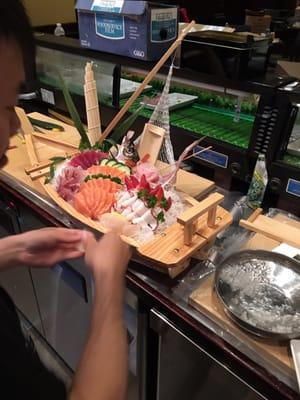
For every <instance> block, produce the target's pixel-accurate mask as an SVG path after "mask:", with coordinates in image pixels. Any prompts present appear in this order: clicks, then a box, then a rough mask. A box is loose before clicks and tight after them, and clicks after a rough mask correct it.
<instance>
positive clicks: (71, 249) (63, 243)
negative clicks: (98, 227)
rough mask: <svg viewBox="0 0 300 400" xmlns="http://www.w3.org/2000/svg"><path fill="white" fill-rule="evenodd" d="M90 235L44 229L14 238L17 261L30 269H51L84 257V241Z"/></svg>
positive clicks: (57, 229)
mask: <svg viewBox="0 0 300 400" xmlns="http://www.w3.org/2000/svg"><path fill="white" fill-rule="evenodd" d="M90 236H91V237H92V236H93V235H92V234H89V233H88V232H83V231H80V230H75V229H65V228H45V229H39V230H35V231H31V232H26V233H22V234H20V235H17V236H15V238H16V240H18V243H19V245H18V260H19V262H20V263H21V264H23V265H28V266H30V267H52V266H53V265H55V264H57V263H58V262H60V261H63V260H68V259H73V258H78V257H81V256H83V255H84V247H85V243H84V241H85V240H87V239H88V238H89V237H90Z"/></svg>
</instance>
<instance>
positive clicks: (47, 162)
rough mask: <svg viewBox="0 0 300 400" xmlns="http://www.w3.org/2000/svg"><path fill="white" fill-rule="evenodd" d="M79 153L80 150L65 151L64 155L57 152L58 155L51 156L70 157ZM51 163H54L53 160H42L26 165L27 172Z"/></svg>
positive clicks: (29, 172)
mask: <svg viewBox="0 0 300 400" xmlns="http://www.w3.org/2000/svg"><path fill="white" fill-rule="evenodd" d="M77 153H78V151H74V152H70V153H65V154H63V155H62V154H56V155H53V156H51V158H54V157H65V158H68V157H72V156H73V155H75V154H77ZM51 164H52V161H51V160H47V161H42V162H40V163H37V164H35V165H30V166H28V167H25V172H26V174H31V173H32V172H35V171H38V170H39V169H43V168H46V167H50V165H51Z"/></svg>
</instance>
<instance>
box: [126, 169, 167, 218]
mask: <svg viewBox="0 0 300 400" xmlns="http://www.w3.org/2000/svg"><path fill="white" fill-rule="evenodd" d="M125 184H126V186H127V189H128V190H134V189H138V192H137V197H138V199H140V200H142V201H143V202H144V204H145V206H146V207H147V208H149V209H152V210H153V211H152V215H153V216H154V217H155V218H156V219H157V221H158V222H164V221H165V216H164V211H168V210H169V209H170V207H171V205H172V199H171V198H170V197H169V198H168V199H166V197H165V195H164V190H163V188H162V186H161V185H157V186H156V187H155V188H153V189H151V187H150V185H149V182H147V180H146V178H145V176H144V175H143V176H142V177H141V180H140V181H139V182H138V180H137V179H136V178H135V177H133V176H131V177H128V178H126V180H125ZM155 208H161V209H162V210H163V211H160V212H159V213H158V214H157V215H156V214H155V212H154V209H155Z"/></svg>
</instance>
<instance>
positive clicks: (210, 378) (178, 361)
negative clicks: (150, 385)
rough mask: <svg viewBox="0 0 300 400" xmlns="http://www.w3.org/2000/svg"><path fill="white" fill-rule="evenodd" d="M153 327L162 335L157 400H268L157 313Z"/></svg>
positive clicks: (154, 316) (152, 319)
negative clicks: (249, 399)
mask: <svg viewBox="0 0 300 400" xmlns="http://www.w3.org/2000/svg"><path fill="white" fill-rule="evenodd" d="M150 326H151V328H152V329H154V330H155V331H156V332H157V333H158V335H159V361H158V373H157V382H158V384H157V395H156V399H157V400H169V399H172V400H182V399H189V400H202V399H210V400H219V399H230V400H241V399H248V398H251V400H262V399H265V398H264V397H262V396H260V395H259V394H258V393H256V392H255V391H254V390H252V389H251V388H250V387H249V386H248V385H247V384H246V383H245V382H243V381H241V380H240V379H239V378H238V377H237V376H235V375H234V374H233V373H232V372H231V371H229V369H228V368H227V367H226V366H225V365H222V364H220V363H219V362H218V361H217V360H215V359H214V358H213V357H211V356H210V355H209V354H208V353H207V352H205V351H204V350H203V349H201V348H200V347H199V346H197V345H196V344H195V343H194V342H192V341H191V340H190V339H188V338H187V337H186V336H185V335H183V334H182V332H180V331H179V330H178V329H176V327H175V326H173V325H172V324H171V323H170V322H169V321H168V320H167V319H166V318H164V317H163V316H162V315H161V314H159V313H158V312H156V311H155V310H152V311H151V317H150ZM250 396H251V397H250Z"/></svg>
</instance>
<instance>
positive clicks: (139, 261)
mask: <svg viewBox="0 0 300 400" xmlns="http://www.w3.org/2000/svg"><path fill="white" fill-rule="evenodd" d="M144 112H145V113H146V112H147V110H146V109H145V110H144ZM184 112H187V113H194V119H192V118H191V119H189V122H191V121H192V120H193V121H194V122H193V123H194V124H195V125H196V123H197V115H198V113H199V114H201V121H202V123H203V124H205V123H207V124H209V123H210V121H209V119H210V115H209V113H210V112H211V110H209V111H207V110H206V109H205V107H204V106H203V105H200V104H197V103H195V104H193V107H192V108H191V109H189V110H187V109H186V110H185V111H183V110H182V111H180V110H178V111H177V112H176V113H174V114H173V115H172V119H173V122H174V124H176V123H177V124H183V123H184V121H185V115H184ZM181 113H183V114H181ZM32 116H33V117H38V118H41V117H42V118H44V119H46V120H47V117H43V116H41V115H40V114H37V113H36V114H32ZM146 116H148V115H146ZM227 117H228V116H227V114H226V113H224V115H219V116H218V118H219V119H220V120H222V119H224V123H222V124H221V123H220V125H222V126H224V124H226V118H227ZM249 118H250V117H245V118H244V115H243V114H242V115H241V119H244V121H243V123H244V124H245V126H247V123H248V119H249ZM214 120H215V118H214ZM176 121H177V122H176ZM60 124H62V123H61V122H60ZM65 126H66V125H65ZM72 129H74V128H72V127H68V135H69V136H68V140H69V141H72V140H73V141H74V140H75V141H76V138H75V139H74V135H75V134H74V131H72ZM186 129H188V128H186ZM202 129H205V127H203V126H202V127H201V130H202ZM239 137H241V136H240V135H239ZM224 140H226V139H225V138H224ZM239 145H240V146H243V144H242V143H239ZM29 165H30V162H29V159H28V156H27V154H26V151H25V144H24V143H23V140H22V137H20V136H15V137H14V138H13V139H12V142H11V148H10V150H8V163H7V164H6V166H5V167H4V169H3V170H1V172H0V206H1V209H0V213H1V218H3V221H8V223H7V226H8V228H7V229H8V231H9V230H10V232H15V233H16V232H18V230H21V231H22V230H23V229H34V228H39V227H41V226H67V227H71V226H75V227H82V224H81V223H80V222H78V221H76V220H75V219H73V218H72V217H70V216H68V215H67V214H66V213H65V212H64V211H62V209H61V208H59V207H58V206H57V205H56V204H55V203H54V202H53V201H52V200H51V199H50V198H49V197H48V195H47V193H46V192H45V191H44V190H43V188H42V186H41V185H40V182H39V181H38V180H36V181H32V179H31V178H30V176H29V175H27V174H26V173H25V169H26V168H27V167H28V166H29ZM177 188H178V189H181V190H182V191H184V192H186V193H188V194H189V195H190V196H192V197H196V198H199V197H200V198H203V196H205V195H207V194H208V193H210V192H214V191H217V192H221V193H222V194H223V195H224V196H225V200H224V202H223V205H222V206H223V207H224V208H225V209H227V210H228V211H230V210H231V209H232V206H233V204H234V203H235V202H236V201H237V200H239V198H240V195H239V194H238V193H237V192H235V193H230V192H226V191H224V190H221V189H216V187H215V185H214V183H213V182H211V181H209V180H207V179H203V178H201V177H199V176H196V175H193V174H191V173H188V172H186V171H181V172H180V173H179V175H178V181H177ZM275 218H277V219H278V218H279V220H280V218H281V220H282V218H283V219H285V221H284V223H285V224H290V223H291V224H292V225H293V229H296V228H297V229H299V223H298V222H295V221H292V222H290V221H289V220H288V219H287V217H286V216H280V215H279V216H275ZM279 244H280V242H279V241H277V240H274V239H270V238H266V237H265V236H263V235H262V234H254V235H253V234H251V233H249V232H247V231H246V230H244V229H243V228H240V227H237V226H235V225H234V224H233V225H232V226H231V227H230V228H228V229H227V230H226V231H225V232H223V233H222V234H221V236H220V237H218V238H217V240H216V241H215V243H214V244H212V247H211V248H210V250H209V251H208V252H205V251H204V250H203V252H201V253H199V254H197V255H195V257H194V258H193V259H192V260H191V261H190V263H189V265H188V266H185V268H184V271H183V270H179V271H178V270H177V271H175V272H174V271H173V273H166V271H165V272H164V273H162V272H161V271H160V270H158V268H157V267H156V266H154V265H153V264H152V263H151V262H150V261H145V260H144V259H143V258H141V257H140V256H138V255H135V256H134V257H133V259H132V261H131V263H130V265H129V269H128V272H127V275H126V281H127V287H128V290H129V292H130V293H131V294H132V295H133V296H134V297H135V298H136V302H135V305H134V307H133V308H134V310H135V311H134V318H133V319H134V320H135V321H136V327H135V334H136V337H135V340H133V341H131V342H132V343H133V342H134V343H135V349H136V350H135V353H134V354H135V355H134V357H133V358H134V360H135V361H134V362H133V365H131V370H132V371H133V373H134V374H136V376H137V378H138V383H139V398H140V399H142V400H148V399H149V400H150V399H182V398H187V399H192V398H195V399H196V398H203V399H206V398H212V399H214V398H220V397H218V396H219V395H220V393H222V396H223V397H224V398H230V399H233V400H235V399H236V400H241V399H245V400H250V399H251V400H259V399H270V400H276V399H289V400H292V399H297V398H299V392H298V386H297V380H296V373H295V368H294V364H293V360H292V356H291V353H290V349H289V342H288V341H280V340H277V339H260V338H258V337H257V336H254V335H252V334H250V333H247V332H246V331H245V330H242V329H241V328H239V327H238V326H237V325H236V324H234V323H233V322H231V321H230V320H229V317H228V316H227V314H226V313H225V312H224V311H223V308H222V306H221V304H220V302H219V301H218V299H217V297H216V293H215V291H214V278H213V277H214V268H213V267H212V265H213V264H212V262H214V263H216V264H217V263H219V262H220V261H222V259H223V258H224V257H225V256H229V255H231V254H232V253H234V252H236V251H238V250H241V249H263V250H272V249H273V248H275V247H276V246H278V245H279ZM206 250H207V249H206ZM212 255H213V257H214V258H213V261H211V260H212ZM203 260H204V261H203ZM208 260H210V261H208ZM153 267H154V268H153ZM62 269H63V271H64V272H62V277H63V278H62V279H63V280H64V282H65V283H67V284H68V289H66V290H67V291H70V290H71V292H72V293H73V294H74V293H75V294H76V296H77V295H78V296H79V294H80V296H81V298H80V300H74V301H73V302H72V303H69V304H68V307H67V309H66V314H65V315H64V316H63V317H62V320H67V321H68V326H69V327H73V325H72V324H73V323H74V324H75V322H74V321H75V320H76V323H77V324H78V321H79V322H80V324H81V326H80V328H78V325H77V328H70V329H73V331H72V337H73V336H74V338H75V339H72V340H76V335H77V334H78V335H79V334H82V336H83V337H84V332H81V330H82V329H83V326H87V325H88V315H89V312H90V304H91V301H92V283H91V277H90V276H89V274H88V272H87V271H86V269H85V267H84V264H83V262H81V261H80V262H78V263H76V264H72V266H71V267H70V268H69V269H68V268H67V267H66V266H62ZM67 269H68V273H65V272H66V270H67ZM169 272H170V271H169ZM50 273H53V274H54V273H55V271H54V270H53V271H50ZM71 275H72V276H71ZM75 278H76V279H75ZM78 279H79V280H78ZM78 282H79V283H78ZM83 284H85V290H82V285H83ZM70 288H71V289H70ZM51 294H52V293H51ZM75 294H74V296H75ZM78 296H77V297H78ZM44 301H45V298H44ZM57 301H60V300H57ZM126 301H127V300H126ZM79 304H80V307H79ZM128 304H131V302H130V301H128ZM128 304H127V305H128ZM77 306H78V309H77V308H76V307H77ZM129 308H130V307H129ZM58 309H59V307H58ZM41 310H42V308H41ZM22 311H23V313H24V314H25V316H26V310H22ZM72 312H73V314H72ZM71 317H72V318H73V319H74V321H73V319H72V318H71ZM29 319H30V317H29ZM56 321H59V317H57V320H56ZM126 321H127V320H126ZM46 325H47V324H46V323H45V321H44V327H45V326H46ZM58 326H59V325H57V329H58ZM74 326H75V325H74ZM37 329H39V328H37ZM83 330H84V329H83ZM128 330H129V331H130V329H129V328H128ZM131 333H132V332H131ZM133 336H134V335H133ZM46 338H47V334H46ZM83 342H84V340H82V337H80V338H79V339H78V342H77V343H76V345H74V344H73V347H72V351H73V352H74V351H75V353H78V354H80V351H81V347H80V346H83ZM78 343H81V344H78ZM132 343H131V344H132ZM51 345H52V346H53V347H54V349H55V350H56V351H57V352H58V353H59V354H60V355H61V357H62V358H64V359H65V361H66V362H67V363H68V364H69V365H71V367H73V366H74V365H75V364H76V356H75V357H73V358H72V357H70V358H69V359H68V357H67V355H66V354H69V353H68V351H67V350H66V348H65V347H64V348H63V347H60V345H59V342H58V341H54V342H53V343H51ZM74 346H77V347H78V348H77V347H74ZM74 349H75V350H74ZM174 376H176V382H174ZM197 396H199V397H197Z"/></svg>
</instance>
